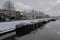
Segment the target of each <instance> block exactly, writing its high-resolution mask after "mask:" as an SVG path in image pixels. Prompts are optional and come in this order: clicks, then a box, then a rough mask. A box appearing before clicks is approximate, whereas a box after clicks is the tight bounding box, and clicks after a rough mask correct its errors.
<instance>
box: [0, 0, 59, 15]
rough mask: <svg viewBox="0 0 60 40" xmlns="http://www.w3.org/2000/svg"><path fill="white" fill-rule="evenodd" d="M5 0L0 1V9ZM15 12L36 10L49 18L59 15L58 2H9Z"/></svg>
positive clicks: (38, 0) (42, 0) (14, 0)
mask: <svg viewBox="0 0 60 40" xmlns="http://www.w3.org/2000/svg"><path fill="white" fill-rule="evenodd" d="M4 1H6V0H0V7H1V6H2V3H4ZM11 1H12V2H13V3H14V6H15V8H16V10H19V11H20V10H31V9H34V10H38V11H43V12H44V13H46V14H49V15H51V16H59V15H60V0H11Z"/></svg>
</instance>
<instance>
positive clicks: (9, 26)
mask: <svg viewBox="0 0 60 40" xmlns="http://www.w3.org/2000/svg"><path fill="white" fill-rule="evenodd" d="M55 20H56V19H55V18H44V19H33V20H19V21H11V22H1V23H0V39H1V40H2V39H5V38H7V37H11V36H15V35H19V34H20V36H22V35H21V33H24V32H26V33H27V31H25V30H28V32H31V31H32V30H35V29H37V28H39V26H42V25H43V24H45V23H47V22H50V21H55ZM18 32H19V34H18Z"/></svg>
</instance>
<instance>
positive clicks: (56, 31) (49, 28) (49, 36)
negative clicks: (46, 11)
mask: <svg viewBox="0 0 60 40" xmlns="http://www.w3.org/2000/svg"><path fill="white" fill-rule="evenodd" d="M15 40H60V20H56V21H52V22H49V23H47V24H45V25H43V26H41V27H40V28H38V29H37V30H35V31H32V32H31V33H29V34H26V35H24V36H22V37H15Z"/></svg>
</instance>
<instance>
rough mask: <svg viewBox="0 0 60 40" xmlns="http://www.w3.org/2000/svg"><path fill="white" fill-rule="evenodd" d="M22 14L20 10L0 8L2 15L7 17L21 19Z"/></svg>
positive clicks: (0, 14)
mask: <svg viewBox="0 0 60 40" xmlns="http://www.w3.org/2000/svg"><path fill="white" fill-rule="evenodd" d="M20 14H21V12H20V11H15V10H5V9H0V17H1V16H3V17H4V18H5V19H6V18H8V19H10V18H11V19H20Z"/></svg>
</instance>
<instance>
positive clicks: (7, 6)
mask: <svg viewBox="0 0 60 40" xmlns="http://www.w3.org/2000/svg"><path fill="white" fill-rule="evenodd" d="M3 9H5V10H15V8H14V5H13V3H12V2H11V1H6V2H5V3H4V4H3Z"/></svg>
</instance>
